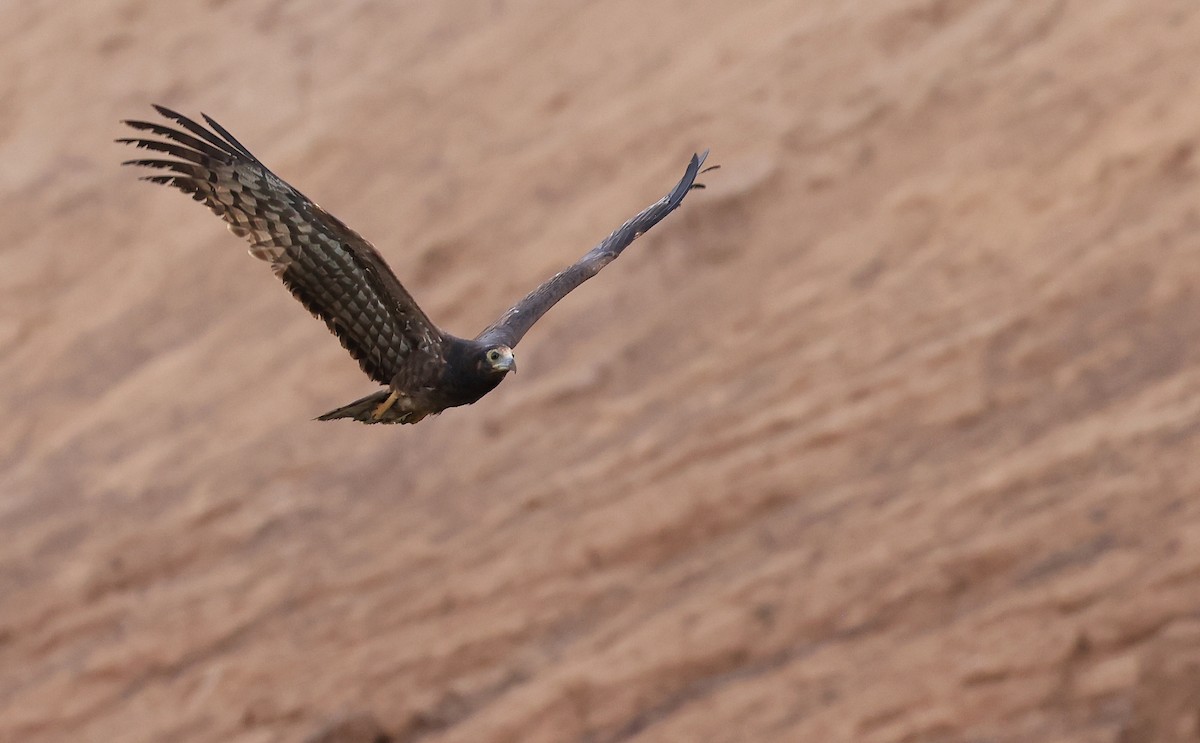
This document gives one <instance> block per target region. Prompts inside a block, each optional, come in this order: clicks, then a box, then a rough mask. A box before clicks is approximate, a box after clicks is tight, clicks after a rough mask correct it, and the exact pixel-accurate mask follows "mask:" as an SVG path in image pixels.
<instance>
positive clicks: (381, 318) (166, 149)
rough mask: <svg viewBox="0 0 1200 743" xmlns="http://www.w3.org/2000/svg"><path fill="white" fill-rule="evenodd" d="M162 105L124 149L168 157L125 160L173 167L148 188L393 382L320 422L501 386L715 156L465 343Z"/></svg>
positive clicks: (381, 419)
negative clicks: (160, 192)
mask: <svg viewBox="0 0 1200 743" xmlns="http://www.w3.org/2000/svg"><path fill="white" fill-rule="evenodd" d="M154 108H155V110H156V111H158V113H159V114H160V115H162V116H163V118H164V119H166V120H167V121H168V122H170V123H169V124H168V123H154V122H149V121H137V120H127V121H124V122H123V123H125V124H127V125H128V126H130V127H132V128H133V129H135V130H137V131H138V132H139V136H136V137H130V138H123V139H118V140H117V141H118V142H121V143H124V144H131V145H134V146H135V147H139V148H142V149H146V150H151V151H152V152H154V153H158V154H160V155H166V156H169V158H170V159H168V158H166V157H152V158H144V159H137V160H128V161H126V162H125V163H123V164H124V165H136V166H143V167H147V168H153V169H157V170H159V171H163V172H162V173H158V174H154V175H149V176H144V177H143V178H142V180H147V181H151V182H153V183H162V184H165V185H168V186H173V187H175V188H177V189H179V190H180V191H183V192H184V193H186V194H188V195H190V196H191V197H192V198H193V199H195V200H196V201H199V202H202V203H204V204H205V205H206V206H207V207H208V208H209V209H211V210H212V211H213V213H214V214H216V215H217V216H218V217H221V218H222V219H223V220H225V222H227V223H228V227H229V229H230V231H231V232H233V233H234V234H235V235H238V236H239V237H244V238H246V240H248V241H249V243H250V254H251V255H252V256H254V257H255V258H259V259H262V260H264V261H266V262H268V263H269V264H270V265H271V269H272V270H273V271H274V272H275V275H276V276H278V277H279V278H280V279H281V280H282V281H283V283H284V285H285V286H287V288H288V289H289V290H290V291H291V292H292V294H293V295H295V297H296V299H298V300H300V303H301V304H303V305H304V306H305V307H306V308H307V309H308V310H309V312H311V313H312V314H313V315H315V316H317V317H319V318H320V319H321V320H323V321H325V324H326V325H327V326H328V327H329V330H330V331H331V332H332V333H333V334H334V335H336V336H337V337H338V340H340V341H341V343H342V346H344V347H345V349H346V350H347V351H349V352H350V355H351V356H353V357H354V358H355V360H357V361H358V364H359V366H360V367H362V370H363V372H364V373H365V374H366V375H367V376H368V377H370V378H371V379H372V380H374V381H375V382H378V383H379V384H382V385H386V386H385V388H384V389H381V390H379V391H377V392H375V393H373V394H370V395H367V396H366V397H364V398H361V399H359V400H356V401H355V402H352V403H350V404H349V405H345V406H343V407H340V408H338V409H336V410H332V411H330V412H328V413H326V414H324V415H322V416H320V417H319V418H318V420H332V419H334V418H352V419H354V420H357V421H361V422H363V423H416V422H417V421H420V420H421V419H422V418H424V417H426V416H428V415H431V414H436V413H440V412H441V411H443V410H445V409H446V408H451V407H455V406H458V405H469V404H470V403H473V402H475V401H476V400H478V399H479V398H481V397H483V396H484V395H486V394H487V393H488V392H490V391H491V390H493V389H495V387H496V385H498V384H500V381H501V380H503V379H504V377H505V375H506V374H508V373H509V372H513V371H516V368H517V365H516V360H515V359H514V358H513V348H514V347H515V346H516V345H517V342H518V341H520V340H521V338H522V337H523V336H524V335H525V333H526V331H528V330H529V328H530V326H532V325H533V324H534V323H535V322H537V320H538V318H539V317H541V316H542V315H543V314H544V313H545V312H546V311H547V310H549V309H550V308H551V307H552V306H554V304H555V303H556V302H558V300H560V299H562V298H563V297H565V296H566V295H567V294H568V293H569V292H570V291H571V290H572V289H574V288H575V287H577V286H579V285H580V284H582V283H583V282H585V281H587V280H588V279H590V278H591V277H592V276H595V275H596V272H597V271H599V270H600V269H601V268H604V266H606V265H607V264H608V263H609V262H610V261H612V260H613V259H614V258H616V257H617V256H618V255H620V254H621V251H622V250H624V249H625V248H626V247H628V246H629V244H630V243H632V242H633V241H634V240H636V239H637V238H638V237H639V236H641V235H642V234H643V233H644V232H646V230H648V229H650V228H651V227H653V226H654V225H656V224H658V222H659V221H660V220H662V218H663V217H665V216H667V215H668V214H670V213H671V212H672V211H674V210H675V208H676V207H678V206H679V205H680V203H682V202H683V197H684V196H686V195H687V193H688V192H689V191H690V190H692V189H695V188H703V185H702V184H699V183H696V176H697V175H698V174H699V173H700V172H701V170H700V168H701V166H702V165H703V164H704V159H705V157H706V156H707V155H708V151H707V150H706V151H705V152H704V153H703V154H699V155H693V156H692V159H691V162H690V163H688V166H687V170H686V171H685V172H684V174H683V179H682V180H680V181H679V183H678V184H677V185H676V186H675V188H673V189H671V192H670V193H668V194H667V195H666V196H665V197H663V198H662V199H660V200H659V201H656V202H655V203H653V204H651V205H650V206H649V207H647V208H646V209H645V210H643V211H642V212H641V213H639V214H638V215H637V216H635V217H633V218H632V219H630V220H629V221H628V222H626V223H625V224H623V225H621V226H620V227H618V228H617V229H616V230H615V231H614V232H613V233H612V234H611V235H609V236H608V237H606V238H605V239H604V240H602V241H601V242H600V244H598V245H597V246H596V247H594V248H592V250H591V251H590V252H588V253H587V254H586V255H584V256H583V258H581V259H580V260H579V261H578V262H576V263H575V264H574V265H572V266H569V267H568V268H566V269H565V270H563V271H560V272H559V273H558V274H557V275H555V276H554V277H552V278H550V279H549V280H547V281H546V282H545V283H543V284H542V285H541V286H539V287H538V288H536V289H534V290H533V291H532V292H530V293H529V294H528V295H526V296H525V298H524V299H522V300H521V301H520V302H517V303H516V304H515V305H513V306H512V308H510V309H509V310H508V311H507V312H505V313H504V314H503V315H501V316H500V319H498V320H497V321H496V322H494V323H492V324H491V325H490V326H488V327H487V328H486V329H485V330H484V331H483V332H482V333H480V334H479V335H477V336H476V337H475V338H474V339H473V340H467V339H465V338H458V337H455V336H453V335H451V334H449V333H447V332H445V331H443V330H441V329H440V328H438V327H437V326H436V325H434V324H433V322H432V321H431V320H430V319H429V318H428V317H427V316H426V315H425V313H424V312H423V311H422V310H421V308H420V307H419V306H417V303H416V302H415V301H414V300H413V298H412V296H411V295H410V294H409V293H408V291H407V290H406V289H405V288H404V287H403V286H402V285H401V284H400V281H399V279H397V278H396V275H395V274H394V273H392V270H391V269H390V268H389V267H388V265H387V263H386V262H385V261H384V260H383V257H382V256H381V255H380V254H379V252H378V251H376V249H375V248H374V247H373V246H372V245H371V243H369V242H367V241H366V240H364V239H363V238H362V237H360V236H359V235H358V233H356V232H355V231H354V230H351V229H350V228H349V227H347V226H346V225H345V224H343V223H342V222H341V220H339V219H338V218H337V217H335V216H333V215H332V214H330V213H329V212H327V211H325V210H324V209H322V208H321V207H319V206H317V204H316V203H314V202H313V201H311V200H310V199H309V198H308V197H306V196H305V195H304V194H302V193H300V192H299V191H297V190H296V189H295V188H292V187H291V186H290V185H288V184H287V183H285V182H284V181H283V180H282V179H281V178H279V177H278V176H276V175H275V174H274V173H272V172H271V171H270V170H269V169H268V168H267V166H266V165H263V164H262V162H261V161H260V160H259V159H258V158H257V157H255V156H254V155H252V154H251V153H250V151H249V150H248V149H246V147H245V146H243V145H242V144H241V143H240V142H238V141H237V139H235V138H234V137H233V135H232V134H230V133H229V132H228V131H226V130H225V128H224V127H222V126H221V125H220V124H218V123H217V122H216V121H214V120H213V119H212V118H210V117H208V116H206V115H204V114H201V116H202V117H203V119H204V121H205V122H206V123H207V124H208V127H205V126H203V125H201V124H199V123H197V122H196V121H194V120H192V119H189V118H188V117H186V116H184V115H182V114H179V113H176V112H175V111H172V110H170V109H168V108H164V107H163V106H155V107H154ZM714 167H715V166H714ZM711 169H712V168H708V170H711Z"/></svg>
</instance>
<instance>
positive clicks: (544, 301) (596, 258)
mask: <svg viewBox="0 0 1200 743" xmlns="http://www.w3.org/2000/svg"><path fill="white" fill-rule="evenodd" d="M707 157H708V150H705V151H704V152H702V153H700V154H698V155H692V160H691V162H689V163H688V166H687V170H685V171H684V173H683V178H681V179H680V181H679V183H678V184H676V186H675V188H673V189H671V192H670V193H668V194H667V195H666V196H664V197H662V198H661V199H659V200H658V201H656V202H654V203H653V204H651V205H650V206H648V207H646V208H645V209H643V210H642V211H641V212H640V213H638V214H637V215H636V216H634V217H633V218H632V219H630V220H629V221H628V222H626V223H625V224H623V225H621V226H620V227H618V228H617V229H615V230H613V232H612V234H611V235H609V236H608V237H606V238H604V240H602V241H601V242H600V244H599V245H597V246H596V247H594V248H592V249H591V250H589V251H588V252H587V253H586V254H585V255H584V256H583V257H582V258H580V259H579V260H578V261H576V262H575V263H574V264H573V265H571V266H568V267H567V268H565V269H563V270H562V271H559V272H558V273H557V274H555V275H554V276H552V277H550V278H549V279H547V280H546V281H545V282H544V283H543V284H542V285H541V286H539V287H538V288H536V289H534V290H533V291H531V292H530V293H529V294H527V295H525V298H524V299H522V300H521V301H520V302H517V303H516V304H515V305H513V306H512V307H511V308H509V310H508V311H507V312H505V313H504V314H503V315H501V316H500V319H499V320H497V321H496V322H494V323H492V324H491V325H490V326H489V327H488V328H487V329H486V330H484V331H483V332H482V333H480V334H479V335H478V336H477V337H476V340H479V341H482V342H485V343H503V344H504V345H506V346H508V347H509V348H512V347H513V346H516V345H517V342H518V341H520V340H521V338H522V337H524V335H525V333H526V332H527V331H528V330H529V328H531V327H533V324H534V323H535V322H537V321H538V318H540V317H541V316H542V315H544V314H546V311H547V310H549V309H550V308H551V307H553V306H554V305H555V304H557V303H558V301H559V300H560V299H562V298H563V297H565V296H567V294H569V293H570V292H571V291H572V290H573V289H574V288H575V287H577V286H579V285H580V284H582V283H583V282H585V281H587V280H588V279H590V278H592V277H593V276H595V275H596V274H597V273H598V272H599V271H600V269H602V268H604V267H605V266H607V265H608V264H609V262H611V261H612V260H613V259H614V258H616V257H617V256H618V255H620V254H621V251H623V250H625V248H627V247H629V245H630V244H631V243H633V241H634V240H636V239H638V238H639V237H641V236H642V234H643V233H645V232H646V230H649V229H650V228H651V227H653V226H654V225H656V224H658V223H659V222H660V221H662V219H663V218H664V217H666V216H667V215H668V214H670V213H671V212H673V211H675V209H676V208H678V207H679V205H680V204H682V203H683V197H684V196H687V194H688V191H691V190H692V189H694V188H704V185H703V184H700V183H696V176H697V175H699V174H700V173H701V172H702V171H701V170H700V166H702V165H703V164H704V160H705V158H707ZM716 167H718V166H716V165H713V166H711V167H708V168H705V171H708V170H713V169H715V168H716Z"/></svg>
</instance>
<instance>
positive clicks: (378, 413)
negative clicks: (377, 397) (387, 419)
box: [371, 390, 400, 420]
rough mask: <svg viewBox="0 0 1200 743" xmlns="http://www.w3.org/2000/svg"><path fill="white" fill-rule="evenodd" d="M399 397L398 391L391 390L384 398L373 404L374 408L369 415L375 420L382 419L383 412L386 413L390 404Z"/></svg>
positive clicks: (393, 403) (389, 408)
mask: <svg viewBox="0 0 1200 743" xmlns="http://www.w3.org/2000/svg"><path fill="white" fill-rule="evenodd" d="M399 398H400V393H399V392H397V391H396V390H392V394H390V395H388V398H387V399H386V400H384V401H383V402H381V403H379V404H378V405H376V406H375V410H374V411H373V412H372V413H371V417H372V418H374V419H375V420H380V419H382V418H383V415H384V413H386V412H387V411H388V410H391V408H392V406H393V405H395V404H396V400H398V399H399Z"/></svg>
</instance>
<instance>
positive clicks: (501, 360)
mask: <svg viewBox="0 0 1200 743" xmlns="http://www.w3.org/2000/svg"><path fill="white" fill-rule="evenodd" d="M479 368H480V369H481V370H482V371H483V372H484V373H485V374H489V375H492V374H494V375H497V376H501V377H502V376H504V375H505V374H508V373H509V372H514V373H515V372H516V371H517V360H516V358H515V357H514V356H513V352H512V349H511V348H509V347H508V346H503V345H501V346H488V347H487V348H485V349H484V350H483V356H482V357H481V359H480V361H479Z"/></svg>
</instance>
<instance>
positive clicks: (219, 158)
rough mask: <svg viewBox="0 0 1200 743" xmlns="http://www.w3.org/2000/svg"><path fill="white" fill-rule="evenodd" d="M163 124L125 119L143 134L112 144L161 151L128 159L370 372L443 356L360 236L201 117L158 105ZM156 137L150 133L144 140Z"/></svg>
mask: <svg viewBox="0 0 1200 743" xmlns="http://www.w3.org/2000/svg"><path fill="white" fill-rule="evenodd" d="M154 108H155V110H157V111H158V112H159V113H160V114H162V115H163V116H164V117H165V118H167V119H169V120H170V121H172V122H174V124H175V126H167V125H163V124H156V123H151V122H146V121H126V122H124V123H125V124H128V125H129V126H131V127H133V128H134V129H136V130H138V131H139V132H144V133H147V135H146V136H144V137H134V138H127V139H118V140H117V141H118V142H122V143H126V144H132V145H134V146H136V147H139V148H142V149H146V150H152V151H153V152H156V153H161V154H163V155H168V156H170V157H171V158H173V159H166V158H147V159H139V160H129V161H126V162H125V163H124V164H125V165H140V166H144V167H148V168H155V169H158V170H162V171H166V174H163V175H151V176H146V177H144V178H143V180H147V181H151V182H153V183H163V184H166V185H168V186H173V187H175V188H177V189H179V190H180V191H183V192H184V193H186V194H189V195H190V196H191V197H192V198H193V199H195V200H196V201H200V202H203V203H204V204H205V205H206V206H208V208H209V209H211V210H212V211H213V213H214V214H216V215H217V216H219V217H221V218H222V219H224V220H225V221H226V222H227V223H228V225H229V230H230V231H231V232H233V233H234V234H235V235H238V236H240V237H244V238H246V239H247V240H248V241H249V242H250V254H251V255H253V256H254V257H256V258H260V259H262V260H264V261H267V262H269V263H270V264H271V269H272V270H273V271H274V272H275V275H277V276H278V277H279V278H280V279H282V280H283V283H284V284H285V285H286V286H287V288H288V289H289V290H290V291H291V292H292V294H293V295H295V297H296V299H299V300H300V302H301V304H303V305H304V306H305V307H307V308H308V310H309V311H310V312H312V313H313V314H314V315H316V316H317V317H319V318H321V319H322V320H324V321H325V324H326V325H327V326H329V329H330V331H332V332H333V334H334V335H336V336H337V337H338V340H340V341H341V343H342V345H343V346H344V347H345V348H346V350H347V351H349V352H350V355H351V356H353V357H354V358H355V359H357V360H358V364H359V366H361V367H362V370H363V372H365V373H366V375H367V376H368V377H370V378H371V379H373V380H375V381H376V382H379V383H381V384H388V383H389V382H390V381H391V380H392V377H393V376H394V375H395V374H396V372H397V371H398V370H399V369H400V368H401V367H402V366H404V365H405V364H409V363H412V362H413V361H417V360H418V359H415V358H414V356H417V355H420V356H424V357H426V358H424V359H421V361H427V360H428V357H431V356H437V357H439V358H440V356H441V352H442V350H443V347H444V344H445V342H446V339H447V336H445V334H443V333H442V332H441V331H440V330H439V329H438V328H437V327H436V326H435V325H434V324H433V323H432V322H430V320H429V318H428V317H426V316H425V313H424V312H422V311H421V308H420V307H418V306H417V303H416V302H415V301H413V298H412V297H411V296H410V295H409V293H408V292H407V291H405V289H404V287H403V286H401V285H400V281H399V279H397V278H396V275H395V274H394V273H392V270H391V269H390V268H388V265H387V263H386V262H385V261H384V260H383V257H382V256H381V255H379V253H378V252H377V251H376V250H375V248H374V247H373V246H372V245H371V244H370V243H369V242H367V241H366V240H364V239H363V238H362V237H360V236H359V235H358V233H356V232H354V231H353V230H351V229H350V228H349V227H347V226H346V225H345V224H343V223H342V222H341V221H340V220H339V219H337V218H336V217H334V216H333V215H331V214H329V213H328V212H326V211H325V210H324V209H322V208H321V207H319V206H317V205H316V204H315V203H314V202H312V201H311V200H309V199H308V197H306V196H305V195H304V194H302V193H300V192H299V191H297V190H296V189H294V188H292V187H291V186H289V185H288V184H287V183H285V182H284V181H283V180H282V179H281V178H279V177H278V176H276V175H275V174H274V173H272V172H271V171H270V170H268V169H267V166H265V165H263V164H262V163H261V162H259V160H258V158H256V157H255V156H254V155H252V154H250V151H249V150H247V149H246V148H245V147H244V146H243V145H242V144H241V143H240V142H238V141H237V140H236V139H234V138H233V135H231V134H230V133H229V132H227V131H225V129H224V128H223V127H222V126H221V125H220V124H218V123H217V122H215V121H213V120H212V119H211V118H209V117H208V116H204V120H205V121H206V122H207V123H208V126H209V127H211V129H209V128H205V127H203V126H201V125H200V124H198V123H196V122H195V121H193V120H191V119H189V118H187V117H186V116H183V115H181V114H178V113H176V112H174V111H172V110H170V109H167V108H164V107H162V106H155V107H154ZM149 135H153V137H155V138H150V136H149Z"/></svg>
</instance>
